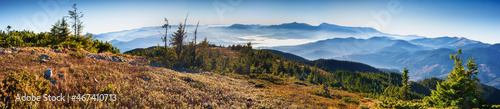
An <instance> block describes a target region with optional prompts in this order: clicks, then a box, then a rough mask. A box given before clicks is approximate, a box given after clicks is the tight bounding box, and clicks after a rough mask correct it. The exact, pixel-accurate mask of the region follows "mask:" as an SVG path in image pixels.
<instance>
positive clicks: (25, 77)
mask: <svg viewBox="0 0 500 109" xmlns="http://www.w3.org/2000/svg"><path fill="white" fill-rule="evenodd" d="M0 86H1V87H0V99H1V101H0V108H38V103H33V102H23V101H20V100H16V96H17V97H19V96H23V95H24V94H26V96H31V94H33V96H42V95H43V94H47V93H48V92H49V90H50V88H49V82H48V81H47V80H43V79H42V78H40V77H38V76H35V75H34V74H30V73H26V72H21V73H15V72H11V73H10V74H9V75H8V76H7V79H5V80H2V82H1V83H0ZM7 104H8V105H7Z"/></svg>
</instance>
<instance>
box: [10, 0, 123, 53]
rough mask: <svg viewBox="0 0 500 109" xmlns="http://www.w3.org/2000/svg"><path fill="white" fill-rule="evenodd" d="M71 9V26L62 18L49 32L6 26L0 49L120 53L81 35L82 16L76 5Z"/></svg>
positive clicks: (110, 46)
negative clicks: (24, 48) (64, 49)
mask: <svg viewBox="0 0 500 109" xmlns="http://www.w3.org/2000/svg"><path fill="white" fill-rule="evenodd" d="M73 9H74V10H70V11H69V17H70V18H72V19H73V25H71V24H69V23H68V21H67V20H66V19H65V17H63V18H62V19H61V20H59V21H57V22H56V23H55V24H54V25H52V28H51V30H50V32H40V33H34V32H32V31H27V30H23V31H18V30H12V27H11V26H7V28H6V31H1V30H0V47H51V48H68V49H71V50H74V51H77V50H80V49H84V50H86V51H89V52H92V53H100V52H111V53H120V50H119V49H117V48H116V47H113V46H112V45H111V44H110V43H108V42H107V41H106V42H102V41H99V40H97V39H94V38H93V35H92V34H86V35H81V31H82V29H83V24H82V21H80V18H81V17H83V14H81V12H78V11H77V8H76V4H74V5H73ZM70 26H71V27H72V28H73V29H74V34H71V33H72V31H71V30H70V29H69V28H70Z"/></svg>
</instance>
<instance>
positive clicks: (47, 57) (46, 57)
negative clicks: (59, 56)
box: [39, 54, 52, 59]
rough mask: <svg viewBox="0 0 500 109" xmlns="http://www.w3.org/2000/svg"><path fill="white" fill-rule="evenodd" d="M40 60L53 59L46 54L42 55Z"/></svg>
mask: <svg viewBox="0 0 500 109" xmlns="http://www.w3.org/2000/svg"><path fill="white" fill-rule="evenodd" d="M39 58H40V59H52V57H50V56H48V55H45V54H42V55H40V56H39Z"/></svg>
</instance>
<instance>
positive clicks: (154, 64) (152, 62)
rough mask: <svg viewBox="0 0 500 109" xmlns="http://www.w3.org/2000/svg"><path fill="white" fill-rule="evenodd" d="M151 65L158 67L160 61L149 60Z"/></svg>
mask: <svg viewBox="0 0 500 109" xmlns="http://www.w3.org/2000/svg"><path fill="white" fill-rule="evenodd" d="M149 66H151V67H158V62H156V61H151V62H149Z"/></svg>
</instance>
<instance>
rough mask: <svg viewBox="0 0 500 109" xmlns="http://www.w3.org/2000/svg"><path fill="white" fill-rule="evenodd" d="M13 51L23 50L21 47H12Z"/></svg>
mask: <svg viewBox="0 0 500 109" xmlns="http://www.w3.org/2000/svg"><path fill="white" fill-rule="evenodd" d="M10 49H11V50H12V51H21V48H16V47H11V48H10Z"/></svg>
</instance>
